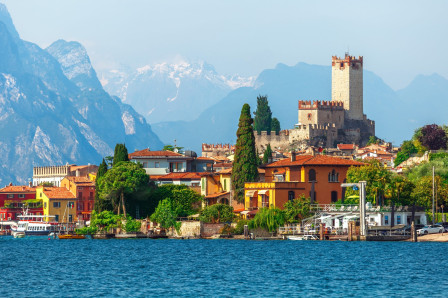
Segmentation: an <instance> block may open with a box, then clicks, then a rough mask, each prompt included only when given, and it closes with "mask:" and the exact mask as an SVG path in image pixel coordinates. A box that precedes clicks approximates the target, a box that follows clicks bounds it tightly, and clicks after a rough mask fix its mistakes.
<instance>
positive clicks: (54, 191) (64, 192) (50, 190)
mask: <svg viewBox="0 0 448 298" xmlns="http://www.w3.org/2000/svg"><path fill="white" fill-rule="evenodd" d="M43 192H44V194H45V195H46V196H47V197H48V198H49V199H76V197H75V196H74V195H73V194H72V193H71V192H70V191H69V190H68V189H66V188H65V187H44V189H43Z"/></svg>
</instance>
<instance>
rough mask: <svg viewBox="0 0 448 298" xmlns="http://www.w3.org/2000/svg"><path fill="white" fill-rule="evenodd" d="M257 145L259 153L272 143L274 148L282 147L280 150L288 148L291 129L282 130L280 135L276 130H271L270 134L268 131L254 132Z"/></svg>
mask: <svg viewBox="0 0 448 298" xmlns="http://www.w3.org/2000/svg"><path fill="white" fill-rule="evenodd" d="M254 136H255V146H256V149H257V150H258V153H260V154H261V153H263V152H264V151H265V150H266V147H267V145H268V144H271V148H272V150H275V149H278V148H280V150H288V148H289V130H282V131H280V132H279V134H278V135H276V134H275V131H271V132H270V134H269V135H268V134H267V132H266V131H262V132H261V133H260V134H257V132H254Z"/></svg>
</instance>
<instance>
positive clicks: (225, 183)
mask: <svg viewBox="0 0 448 298" xmlns="http://www.w3.org/2000/svg"><path fill="white" fill-rule="evenodd" d="M226 189H227V179H224V191H226Z"/></svg>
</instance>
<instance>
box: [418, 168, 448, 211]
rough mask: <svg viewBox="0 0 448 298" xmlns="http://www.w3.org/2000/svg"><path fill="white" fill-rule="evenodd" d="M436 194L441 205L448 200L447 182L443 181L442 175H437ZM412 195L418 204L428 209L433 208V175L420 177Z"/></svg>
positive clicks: (435, 178)
mask: <svg viewBox="0 0 448 298" xmlns="http://www.w3.org/2000/svg"><path fill="white" fill-rule="evenodd" d="M434 180H435V195H436V197H437V201H438V203H439V205H441V204H443V203H445V204H446V202H447V199H448V188H447V186H446V184H444V183H442V179H441V177H440V176H435V177H434ZM412 196H413V198H414V200H415V202H416V204H417V205H418V206H421V207H424V208H425V209H427V210H430V209H431V208H432V177H431V176H426V177H423V178H421V179H419V180H418V181H417V182H416V183H415V188H414V190H413V192H412Z"/></svg>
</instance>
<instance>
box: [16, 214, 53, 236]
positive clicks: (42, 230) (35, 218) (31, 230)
mask: <svg viewBox="0 0 448 298" xmlns="http://www.w3.org/2000/svg"><path fill="white" fill-rule="evenodd" d="M18 218H19V220H18V221H17V222H12V223H11V232H12V233H24V234H25V235H27V236H48V234H50V233H51V232H56V231H59V230H60V227H59V224H58V223H57V222H51V221H50V219H52V218H53V216H48V215H33V214H28V213H27V212H26V211H24V212H23V215H19V216H18ZM44 218H45V219H46V220H48V221H44Z"/></svg>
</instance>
